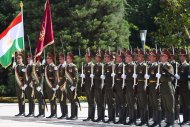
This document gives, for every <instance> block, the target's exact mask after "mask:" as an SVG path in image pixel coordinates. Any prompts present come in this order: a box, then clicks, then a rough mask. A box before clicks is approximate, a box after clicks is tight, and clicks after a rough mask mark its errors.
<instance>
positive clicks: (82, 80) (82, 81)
mask: <svg viewBox="0 0 190 127" xmlns="http://www.w3.org/2000/svg"><path fill="white" fill-rule="evenodd" d="M83 69H84V66H83V62H82V75H83V74H84V70H83ZM83 83H84V78H83V77H82V79H81V87H82V85H83Z"/></svg>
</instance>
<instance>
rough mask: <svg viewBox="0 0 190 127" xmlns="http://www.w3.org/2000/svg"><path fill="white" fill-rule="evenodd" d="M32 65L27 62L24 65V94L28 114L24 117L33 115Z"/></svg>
mask: <svg viewBox="0 0 190 127" xmlns="http://www.w3.org/2000/svg"><path fill="white" fill-rule="evenodd" d="M32 66H33V65H30V64H28V65H27V66H26V72H25V77H26V84H27V87H26V95H27V98H28V103H29V114H28V115H26V117H29V116H33V115H34V108H35V104H34V98H35V96H34V86H33V78H32Z"/></svg>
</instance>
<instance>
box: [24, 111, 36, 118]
mask: <svg viewBox="0 0 190 127" xmlns="http://www.w3.org/2000/svg"><path fill="white" fill-rule="evenodd" d="M25 117H34V113H33V112H31V113H29V114H28V115H26V116H25Z"/></svg>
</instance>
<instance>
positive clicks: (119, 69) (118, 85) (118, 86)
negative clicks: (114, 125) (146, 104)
mask: <svg viewBox="0 0 190 127" xmlns="http://www.w3.org/2000/svg"><path fill="white" fill-rule="evenodd" d="M115 73H116V76H115V86H114V95H115V102H116V105H118V106H119V121H118V123H123V115H124V104H125V102H124V101H125V100H124V94H123V88H122V85H123V79H122V78H121V75H122V74H123V63H119V64H116V67H115ZM125 114H126V112H125Z"/></svg>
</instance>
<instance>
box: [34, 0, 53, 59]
mask: <svg viewBox="0 0 190 127" xmlns="http://www.w3.org/2000/svg"><path fill="white" fill-rule="evenodd" d="M53 43H54V32H53V26H52V20H51V8H50V3H49V0H46V3H45V7H44V15H43V20H42V24H41V27H40V34H39V38H38V43H37V46H36V50H35V57H37V56H40V55H41V54H42V51H43V49H44V48H46V47H47V46H48V45H51V44H53Z"/></svg>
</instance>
